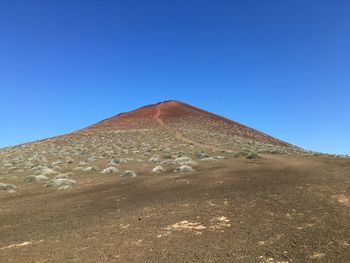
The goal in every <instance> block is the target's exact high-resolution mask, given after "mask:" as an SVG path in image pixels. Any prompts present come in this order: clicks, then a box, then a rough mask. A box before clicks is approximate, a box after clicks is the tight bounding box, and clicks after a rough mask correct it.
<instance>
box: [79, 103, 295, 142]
mask: <svg viewBox="0 0 350 263" xmlns="http://www.w3.org/2000/svg"><path fill="white" fill-rule="evenodd" d="M158 128H161V129H168V130H171V131H175V132H177V133H178V134H180V133H181V135H183V138H191V139H192V140H193V141H198V142H205V143H209V144H210V143H212V142H214V141H215V140H216V141H217V143H216V144H222V143H223V142H224V141H229V140H231V141H237V142H244V143H248V144H254V143H256V142H257V143H264V144H268V145H277V146H282V147H293V148H294V146H292V145H290V144H288V143H286V142H283V141H280V140H278V139H275V138H273V137H271V136H269V135H267V134H264V133H262V132H259V131H257V130H255V129H252V128H249V127H247V126H244V125H242V124H239V123H237V122H234V121H232V120H229V119H227V118H224V117H221V116H219V115H216V114H213V113H210V112H208V111H205V110H202V109H199V108H196V107H194V106H191V105H188V104H186V103H183V102H180V101H176V100H170V101H164V102H159V103H156V104H152V105H147V106H144V107H141V108H138V109H136V110H133V111H130V112H125V113H121V114H118V115H116V116H113V117H111V118H108V119H106V120H103V121H101V122H98V123H96V124H94V125H92V126H89V127H87V128H86V129H84V130H90V131H91V130H94V129H99V130H100V129H101V130H115V129H116V130H128V129H158ZM219 141H220V142H219Z"/></svg>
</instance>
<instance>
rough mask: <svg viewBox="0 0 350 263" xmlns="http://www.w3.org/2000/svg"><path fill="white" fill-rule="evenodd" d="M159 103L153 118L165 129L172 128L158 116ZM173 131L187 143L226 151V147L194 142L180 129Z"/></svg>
mask: <svg viewBox="0 0 350 263" xmlns="http://www.w3.org/2000/svg"><path fill="white" fill-rule="evenodd" d="M160 105H161V104H159V105H157V108H156V115H155V119H156V121H158V122H159V124H160V125H161V126H162V127H164V128H165V129H167V130H173V129H171V128H170V127H169V126H168V125H166V124H165V123H164V122H163V120H162V119H161V118H160ZM174 131H175V136H176V138H177V139H179V140H182V141H185V142H187V143H192V144H193V145H196V146H198V147H201V148H204V149H208V150H215V151H227V150H226V149H222V148H219V147H217V146H214V145H208V144H203V143H199V142H195V141H193V140H191V139H188V138H186V137H185V135H184V134H182V133H181V132H180V131H177V130H174Z"/></svg>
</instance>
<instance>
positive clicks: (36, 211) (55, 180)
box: [0, 101, 350, 263]
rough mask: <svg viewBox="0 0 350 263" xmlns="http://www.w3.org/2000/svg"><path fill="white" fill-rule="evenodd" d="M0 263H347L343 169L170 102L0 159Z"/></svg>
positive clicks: (348, 206) (334, 160)
mask: <svg viewBox="0 0 350 263" xmlns="http://www.w3.org/2000/svg"><path fill="white" fill-rule="evenodd" d="M0 222H1V224H0V262H261V263H265V262H266V263H267V262H268V263H286V262H348V259H349V258H350V228H349V227H348V225H349V223H350V159H349V158H347V156H335V155H324V154H319V153H313V152H309V151H305V150H303V149H301V148H299V147H296V146H293V145H291V144H289V143H286V142H283V141H280V140H278V139H275V138H272V137H270V136H268V135H266V134H264V133H261V132H259V131H256V130H254V129H251V128H248V127H246V126H244V125H241V124H239V123H236V122H233V121H231V120H228V119H225V118H223V117H220V116H217V115H214V114H211V113H209V112H206V111H203V110H201V109H198V108H195V107H193V106H190V105H187V104H185V103H181V102H178V101H167V102H162V103H158V104H154V105H149V106H145V107H142V108H140V109H137V110H135V111H131V112H127V113H122V114H119V115H117V116H114V117H112V118H109V119H107V120H104V121H101V122H99V123H97V124H95V125H92V126H90V127H87V128H84V129H82V130H79V131H76V132H72V133H70V134H66V135H62V136H58V137H54V138H50V139H45V140H41V141H37V142H32V143H27V144H22V145H17V146H13V147H7V148H2V149H0Z"/></svg>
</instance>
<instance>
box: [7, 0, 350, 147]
mask: <svg viewBox="0 0 350 263" xmlns="http://www.w3.org/2000/svg"><path fill="white" fill-rule="evenodd" d="M349 13H350V2H349V1H346V0H344V1H342V0H337V1H334V0H329V1H322V0H318V1H308V0H299V1H298V0H297V1H281V0H276V1H268V0H267V1H261V0H256V1H249V0H244V1H243V0H241V1H238V0H237V1H220V0H215V1H214V0H212V1H205V0H198V1H191V0H183V1H182V0H174V1H165V0H159V1H152V0H147V1H145V0H140V1H134V0H111V1H103V0H96V1H89V0H81V1H76V0H57V1H54V0H42V1H36V0H23V1H17V0H2V1H0V125H1V126H0V147H3V146H9V145H14V144H18V143H23V142H27V141H32V140H36V139H40V138H46V137H51V136H54V135H59V134H63V133H67V132H70V131H73V130H76V129H79V128H82V127H85V126H87V125H90V124H92V123H95V122H97V121H100V120H102V119H104V118H107V117H110V116H112V115H115V114H117V113H119V112H123V111H128V110H132V109H134V108H136V107H139V106H142V105H145V104H150V103H154V102H158V101H162V100H168V99H176V100H180V101H184V102H186V103H189V104H192V105H194V106H198V107H201V108H204V109H206V110H208V111H211V112H214V113H217V114H220V115H223V116H225V117H228V118H230V119H233V120H235V121H238V122H241V123H243V124H246V125H248V126H250V127H253V128H256V129H258V130H261V131H263V132H266V133H268V134H270V135H272V136H275V137H278V138H280V139H283V140H285V141H288V142H291V143H293V144H296V145H299V146H301V147H304V148H307V149H312V150H317V151H322V152H330V153H344V154H350V103H349V101H350V15H349Z"/></svg>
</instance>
